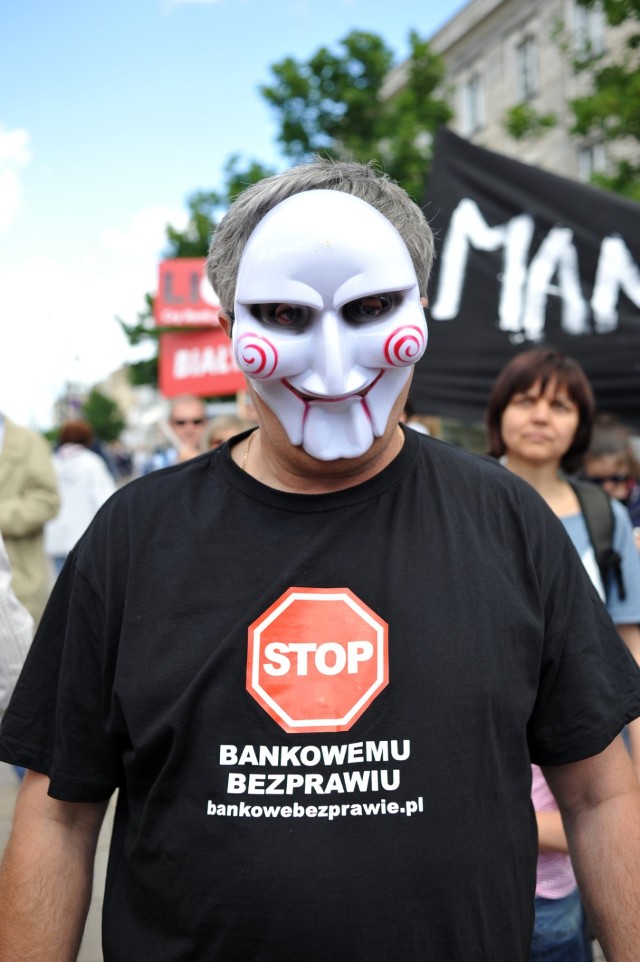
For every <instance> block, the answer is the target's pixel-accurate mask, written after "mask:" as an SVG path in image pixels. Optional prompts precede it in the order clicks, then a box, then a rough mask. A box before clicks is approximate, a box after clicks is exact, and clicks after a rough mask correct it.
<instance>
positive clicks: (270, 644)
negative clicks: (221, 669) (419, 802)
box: [247, 588, 389, 732]
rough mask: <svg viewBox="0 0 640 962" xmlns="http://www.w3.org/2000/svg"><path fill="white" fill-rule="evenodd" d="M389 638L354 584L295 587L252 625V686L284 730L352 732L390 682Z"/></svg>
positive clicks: (249, 669)
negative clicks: (345, 585) (356, 591)
mask: <svg viewBox="0 0 640 962" xmlns="http://www.w3.org/2000/svg"><path fill="white" fill-rule="evenodd" d="M387 638H388V630H387V623H386V622H385V621H383V620H382V618H380V617H379V616H378V615H376V613H375V612H374V611H372V610H371V608H369V607H368V606H367V605H365V604H364V603H363V602H362V601H360V599H359V598H358V597H357V596H356V595H354V594H353V592H352V591H350V590H349V589H348V588H289V590H288V591H286V592H285V593H284V594H283V595H281V596H280V598H278V600H277V601H276V602H274V604H272V605H271V607H270V608H268V609H267V610H266V611H265V612H264V614H262V615H261V616H260V617H259V618H257V619H256V621H254V622H253V624H252V625H250V626H249V639H248V653H247V690H248V691H249V692H250V694H251V695H253V697H254V698H255V699H256V701H257V702H258V703H259V704H260V705H261V706H262V707H263V708H264V710H265V711H266V712H267V713H268V714H269V715H271V717H272V718H273V719H274V721H276V722H277V723H278V725H280V727H281V728H283V729H284V730H285V731H286V732H340V731H348V729H349V728H351V726H352V725H353V724H354V723H355V722H356V721H357V719H358V718H360V716H361V715H362V713H363V712H364V711H366V709H367V708H368V707H369V705H370V704H371V702H372V701H373V700H374V698H376V696H377V695H378V694H379V693H380V692H381V691H382V689H383V688H384V687H385V686H386V685H387V684H388V682H389V660H388V650H387Z"/></svg>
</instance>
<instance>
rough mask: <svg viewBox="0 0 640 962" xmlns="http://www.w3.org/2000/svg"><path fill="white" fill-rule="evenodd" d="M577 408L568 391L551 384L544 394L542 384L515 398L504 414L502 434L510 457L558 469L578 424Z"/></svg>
mask: <svg viewBox="0 0 640 962" xmlns="http://www.w3.org/2000/svg"><path fill="white" fill-rule="evenodd" d="M579 419H580V416H579V412H578V405H577V404H576V403H575V401H572V400H571V398H570V397H569V394H568V393H567V389H566V388H565V387H564V386H562V385H560V384H558V383H557V381H550V382H549V383H548V384H547V387H546V389H545V391H544V392H542V386H541V382H540V380H538V381H535V382H534V384H532V385H531V387H530V388H528V389H527V390H526V391H522V392H520V393H517V394H514V395H513V396H512V397H511V400H510V401H509V403H508V405H507V407H506V408H505V409H504V411H503V413H502V421H501V425H500V427H501V433H502V440H503V441H504V446H505V448H506V451H507V456H508V457H510V458H514V459H518V460H520V461H523V462H526V463H530V464H535V465H543V464H554V465H559V464H560V461H561V460H562V458H563V457H564V455H565V454H566V453H567V451H568V450H569V448H570V447H571V444H572V442H573V439H574V437H575V433H576V430H577V428H578V423H579Z"/></svg>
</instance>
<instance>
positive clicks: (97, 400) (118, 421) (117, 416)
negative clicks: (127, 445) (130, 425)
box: [82, 388, 126, 442]
mask: <svg viewBox="0 0 640 962" xmlns="http://www.w3.org/2000/svg"><path fill="white" fill-rule="evenodd" d="M82 410H83V413H84V416H85V418H86V419H87V421H88V422H89V424H90V425H91V427H92V428H93V433H94V434H95V436H96V437H97V438H98V440H100V441H107V442H109V441H117V440H118V438H119V437H120V435H121V434H122V432H123V431H124V429H125V427H126V422H125V419H124V418H123V416H122V413H121V411H120V408H119V407H118V405H117V404H116V402H115V401H113V400H112V399H111V398H110V397H107V396H106V394H102V392H101V391H98V389H97V388H92V390H91V391H90V392H89V395H88V397H87V399H86V401H85V402H84V404H83V405H82Z"/></svg>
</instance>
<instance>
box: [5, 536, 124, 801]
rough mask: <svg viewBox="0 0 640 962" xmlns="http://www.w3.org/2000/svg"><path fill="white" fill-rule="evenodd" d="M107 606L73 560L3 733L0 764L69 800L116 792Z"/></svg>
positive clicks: (73, 556)
mask: <svg viewBox="0 0 640 962" xmlns="http://www.w3.org/2000/svg"><path fill="white" fill-rule="evenodd" d="M104 614H105V612H104V605H103V603H102V601H101V600H100V598H99V597H98V595H97V593H96V592H95V591H94V589H93V588H92V587H91V585H90V583H89V581H88V580H87V578H86V577H85V575H84V574H83V573H82V572H81V571H80V570H79V568H78V564H77V549H74V551H73V552H72V553H71V555H70V556H69V558H68V561H67V563H66V565H65V567H64V569H63V571H62V573H61V575H60V576H59V578H58V580H57V582H56V584H55V586H54V589H53V592H52V594H51V597H50V599H49V603H48V606H47V608H46V610H45V613H44V615H43V617H42V620H41V622H40V625H39V627H38V630H37V632H36V636H35V638H34V641H33V644H32V646H31V649H30V651H29V655H28V657H27V660H26V662H25V665H24V668H23V670H22V673H21V675H20V678H19V680H18V683H17V685H16V688H15V691H14V694H13V697H12V699H11V702H10V705H9V707H8V709H7V711H6V713H5V716H4V718H3V721H2V727H1V729H0V758H2V759H3V760H4V761H6V762H9V763H12V764H16V765H21V766H23V767H25V768H28V769H31V770H33V771H36V772H41V773H43V774H46V775H48V776H49V778H50V781H51V785H50V789H49V793H50V794H51V795H52V796H53V797H54V798H59V799H62V800H63V801H88V802H92V801H102V800H104V799H106V798H108V797H109V796H110V795H111V794H112V792H113V791H114V789H115V788H116V787H117V785H118V781H119V761H118V753H117V752H116V750H115V744H114V739H113V738H112V737H110V735H109V733H108V716H109V714H110V712H111V710H112V709H111V705H110V695H109V692H110V687H111V686H110V685H109V683H108V679H107V677H106V676H107V671H106V667H105V665H106V663H107V659H106V658H105V651H106V649H107V646H108V639H107V637H106V629H105V617H104Z"/></svg>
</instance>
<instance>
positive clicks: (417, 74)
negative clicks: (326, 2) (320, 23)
mask: <svg viewBox="0 0 640 962" xmlns="http://www.w3.org/2000/svg"><path fill="white" fill-rule="evenodd" d="M409 47H410V51H409V61H408V65H407V77H406V83H405V85H404V86H403V89H402V90H400V91H399V92H398V93H397V94H396V95H395V96H393V97H387V96H385V95H384V83H385V81H386V79H387V77H388V74H389V71H390V69H391V67H392V64H393V54H392V51H391V50H390V49H389V48H388V47H387V46H386V44H385V42H384V40H383V39H382V38H381V37H379V36H377V35H375V34H372V33H366V32H363V31H358V30H354V31H352V32H351V33H349V34H348V35H347V36H346V37H345V38H344V39H343V40H341V41H340V42H339V43H338V45H337V50H336V51H335V52H334V51H332V50H330V49H329V48H328V47H321V48H320V49H319V50H318V51H317V52H316V53H315V54H313V56H312V57H310V58H309V60H307V61H297V60H295V59H294V58H293V57H287V58H285V59H284V60H282V61H280V63H277V64H275V65H274V66H273V67H271V73H272V76H273V83H272V84H271V85H264V86H262V87H261V88H260V92H261V93H262V95H263V96H264V97H265V99H266V100H267V102H268V103H269V104H270V105H271V106H272V107H273V108H274V110H275V112H276V115H277V118H278V123H279V128H280V129H279V133H278V137H277V140H278V143H279V144H280V146H281V148H282V152H283V154H284V155H285V157H287V158H288V159H289V160H291V161H294V162H296V163H300V162H302V161H306V160H310V159H311V158H312V157H313V155H314V154H322V155H324V156H328V157H335V158H342V159H354V160H359V161H370V160H373V161H376V162H377V163H378V164H380V165H381V166H382V167H383V169H384V170H385V171H386V172H387V173H388V174H390V176H391V177H393V178H394V179H395V180H397V181H399V183H401V184H402V186H403V187H405V189H407V190H408V191H409V193H410V194H411V195H412V196H413V197H414V199H416V200H418V201H420V200H421V199H422V192H423V186H424V183H425V180H426V177H427V174H428V167H429V163H430V160H431V140H432V135H433V134H434V132H435V130H436V129H437V128H438V127H439V126H440V125H441V124H443V123H446V122H447V121H448V120H449V119H450V118H451V116H452V112H451V109H450V108H449V106H448V105H447V103H446V101H445V100H444V99H442V98H440V97H438V96H436V93H435V91H436V89H437V87H438V85H439V84H440V83H441V82H442V79H443V77H444V66H443V63H442V61H441V60H440V58H439V57H437V56H436V55H435V54H434V53H433V52H432V51H431V50H430V48H429V46H428V44H426V43H424V42H423V41H421V40H420V39H419V38H418V35H417V34H416V33H414V32H412V33H411V34H410V35H409Z"/></svg>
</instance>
